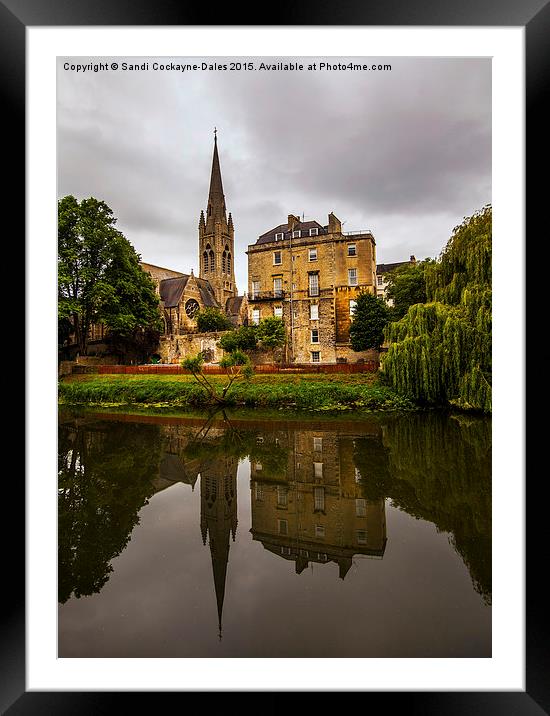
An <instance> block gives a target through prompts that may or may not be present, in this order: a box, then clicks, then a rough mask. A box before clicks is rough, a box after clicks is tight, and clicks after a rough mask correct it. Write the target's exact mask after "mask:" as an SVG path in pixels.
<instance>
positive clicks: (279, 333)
mask: <svg viewBox="0 0 550 716" xmlns="http://www.w3.org/2000/svg"><path fill="white" fill-rule="evenodd" d="M256 330H257V336H258V340H259V342H260V345H261V347H262V348H268V349H269V348H270V349H272V350H274V349H275V348H281V347H282V346H284V344H285V342H286V333H285V324H284V322H283V319H282V318H278V317H277V316H269V317H268V318H263V319H262V320H261V321H260V322H259V323H258V326H257V329H256Z"/></svg>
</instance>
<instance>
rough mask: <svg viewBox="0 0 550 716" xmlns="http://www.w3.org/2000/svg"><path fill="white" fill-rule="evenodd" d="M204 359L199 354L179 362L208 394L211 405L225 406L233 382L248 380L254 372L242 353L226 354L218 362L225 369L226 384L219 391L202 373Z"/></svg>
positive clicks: (236, 351) (248, 359) (246, 357)
mask: <svg viewBox="0 0 550 716" xmlns="http://www.w3.org/2000/svg"><path fill="white" fill-rule="evenodd" d="M203 364H204V359H203V357H202V355H201V354H200V353H199V354H198V355H196V356H194V357H192V358H185V359H184V360H182V362H181V366H182V368H185V369H186V370H188V371H189V372H190V373H191V374H192V375H193V377H194V378H195V380H196V381H197V382H198V383H199V385H201V386H202V387H203V388H204V389H205V391H206V393H207V394H208V396H209V398H210V401H211V402H212V403H213V404H217V405H225V404H226V403H227V400H226V396H227V393H228V391H229V389H230V388H231V386H232V385H233V383H235V381H237V380H250V378H251V377H252V376H253V374H254V371H253V369H252V363H251V362H250V358H249V357H248V356H247V355H246V353H243V352H242V351H239V350H235V351H233V352H232V353H228V354H227V355H226V356H224V357H223V358H222V360H221V361H220V366H221V367H222V368H224V369H225V373H226V376H227V382H226V384H225V385H223V386H222V387H221V389H220V388H219V387H218V386H217V385H216V383H215V382H212V381H211V380H209V379H208V378H207V376H206V375H205V373H204V371H203Z"/></svg>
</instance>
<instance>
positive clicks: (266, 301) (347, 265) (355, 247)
mask: <svg viewBox="0 0 550 716" xmlns="http://www.w3.org/2000/svg"><path fill="white" fill-rule="evenodd" d="M247 254H248V303H249V322H252V323H257V322H258V321H259V320H261V319H262V318H266V317H267V316H273V315H276V316H280V317H281V318H283V320H284V322H285V326H286V329H287V336H288V347H287V360H288V362H295V363H312V362H318V363H336V362H348V361H350V362H356V361H358V360H373V359H374V360H376V358H377V354H376V351H364V352H362V353H355V352H354V351H352V349H351V345H350V342H349V327H350V322H351V308H352V306H353V301H354V300H355V299H356V298H357V295H358V294H359V293H360V292H361V291H369V292H370V293H374V292H375V277H376V244H375V240H374V236H373V235H372V232H371V231H356V232H349V233H344V232H342V225H341V222H340V221H339V219H338V218H337V217H336V216H335V215H334V214H332V213H331V214H329V217H328V224H327V225H326V226H322V225H321V224H319V223H318V222H316V221H308V222H301V221H300V219H299V218H298V217H297V216H293V215H289V216H288V221H287V223H286V224H281V225H280V226H278V227H276V228H274V229H271V230H270V231H268V232H266V233H265V234H263V235H262V236H260V237H259V239H258V240H257V242H256V243H255V244H253V245H250V246H249V247H248V251H247Z"/></svg>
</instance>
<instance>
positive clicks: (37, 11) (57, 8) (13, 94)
mask: <svg viewBox="0 0 550 716" xmlns="http://www.w3.org/2000/svg"><path fill="white" fill-rule="evenodd" d="M213 17H215V22H214V23H213V22H212V18H213ZM214 24H215V25H218V26H219V25H235V26H241V25H250V24H257V25H279V26H281V25H283V26H284V25H332V26H336V25H385V26H399V25H405V26H406V25H416V26H453V25H456V26H522V27H524V28H525V42H526V74H525V88H526V110H527V118H526V162H527V163H526V170H527V175H526V176H527V192H526V216H528V222H527V228H528V229H529V235H531V234H532V235H533V239H532V241H534V242H536V243H535V245H536V250H537V254H536V262H531V263H532V264H535V263H536V266H535V265H531V266H530V274H529V285H530V286H531V285H534V286H535V285H536V284H537V283H538V284H539V285H540V281H538V282H537V279H540V280H541V281H542V274H541V271H542V270H543V268H542V267H543V266H544V265H547V262H546V261H545V259H546V258H547V254H548V243H549V241H548V239H547V238H546V234H547V229H545V224H543V221H542V218H543V212H544V211H545V209H546V204H547V197H546V196H545V195H546V194H547V191H548V190H547V184H548V182H547V180H545V179H544V177H545V176H546V173H547V172H546V169H547V166H548V162H547V161H545V159H546V158H547V157H548V138H547V126H548V114H547V113H545V112H543V100H544V99H545V93H546V92H547V88H548V84H549V82H548V80H549V78H550V72H549V65H550V61H549V58H550V52H549V46H550V3H549V2H548V0H527V1H524V2H519V1H518V0H515V1H512V0H499V1H498V2H497V1H496V0H476V2H475V3H473V2H472V3H457V2H456V0H454V1H452V0H424V1H422V2H421V1H419V0H416V2H413V3H411V2H409V1H408V0H385V2H378V3H374V2H371V1H370V0H364V1H363V2H361V1H360V0H354V1H352V2H345V3H344V2H341V3H336V2H333V3H330V4H329V3H324V2H321V1H319V0H317V1H316V2H314V1H313V0H303V1H302V2H301V3H300V4H297V3H292V2H287V1H283V0H281V1H280V2H278V3H277V5H276V16H275V15H274V16H271V17H269V16H268V17H264V18H260V17H256V16H253V15H251V14H250V11H249V10H248V8H247V7H246V6H245V5H244V4H243V5H240V6H238V5H236V4H233V3H231V4H229V3H227V4H225V5H224V6H223V7H221V8H219V9H217V10H215V11H214V10H213V9H212V7H211V6H206V5H203V6H201V5H199V4H195V5H194V6H191V5H190V4H183V3H182V2H181V0H180V1H179V2H178V1H177V0H155V1H154V2H152V1H150V0H132V2H123V1H122V0H119V1H115V0H94V1H93V2H90V1H89V0H88V1H86V2H85V1H84V0H71V2H65V1H63V0H50V1H49V2H43V0H0V69H1V72H0V90H1V95H0V96H1V97H2V107H3V117H2V119H3V125H4V132H3V137H4V141H6V140H7V139H8V140H9V141H8V144H9V148H10V149H11V150H12V151H13V152H14V159H13V161H12V162H11V163H10V164H9V165H8V166H10V177H11V180H10V182H8V183H7V186H6V187H5V189H4V197H5V199H7V201H6V204H5V206H9V207H10V212H9V213H10V214H11V215H12V217H15V221H14V227H13V230H12V232H11V233H10V234H6V235H7V236H9V237H10V238H11V239H12V241H11V243H12V245H13V244H15V243H17V244H19V245H23V242H22V237H21V226H22V222H21V217H23V216H25V199H24V196H25V191H24V187H25V175H24V172H25V169H24V167H25V164H24V161H23V157H24V156H25V121H24V118H25V30H26V27H28V26H85V25H95V26H109V25H127V26H136V25H150V26H153V25H183V26H199V25H203V26H204V25H214ZM6 148H8V147H6ZM545 148H546V151H545ZM543 192H544V194H543ZM537 228H539V229H540V233H539V234H538V235H537V236H538V238H539V239H540V240H539V241H537V237H536V236H535V231H536V230H537ZM526 235H527V231H526ZM523 248H524V250H525V251H526V247H523ZM525 265H526V266H527V261H526V262H525ZM537 267H538V269H537ZM526 285H527V284H526ZM533 292H534V293H535V295H536V288H535V289H534V291H533ZM530 293H531V292H530ZM539 296H540V299H541V301H543V298H542V292H540V293H539ZM541 301H536V303H537V305H540V303H541ZM30 308H31V307H28V306H27V307H26V309H27V310H30ZM10 323H11V322H10ZM528 325H532V324H531V323H530V322H529V324H528ZM513 350H514V351H516V353H517V351H518V350H524V346H522V345H519V346H518V337H517V335H516V336H515V338H514V348H513ZM28 358H29V357H28ZM543 360H545V362H543V363H542V368H544V367H545V366H546V365H548V357H547V356H546V358H545V359H544V356H543ZM511 362H513V360H512V361H511ZM535 379H536V377H534V376H533V378H532V380H533V382H534V380H535ZM546 383H547V381H543V385H540V384H538V385H537V397H538V401H537V402H538V403H539V402H540V401H541V398H542V404H543V405H544V404H545V402H544V395H545V394H546V393H547V392H548V391H547V388H546ZM526 387H527V386H526ZM545 389H546V393H545ZM26 397H27V398H30V397H31V396H28V395H27V396H26ZM543 423H544V421H538V423H537V424H535V421H532V422H529V423H528V425H529V431H527V425H526V431H525V437H527V436H529V443H528V444H529V447H531V448H532V447H533V446H537V445H543V444H544V440H543V436H542V430H543V429H544V426H543ZM518 439H521V436H518ZM27 449H29V447H28V446H27ZM542 464H544V463H542ZM537 473H538V474H537V477H539V478H543V477H544V473H545V470H544V469H540V470H538V471H537ZM498 478H499V476H498V475H494V479H495V480H496V479H498ZM4 484H5V489H6V490H7V491H8V496H7V499H6V500H5V505H6V506H7V505H9V506H10V508H11V509H10V512H12V513H13V514H15V515H16V517H17V518H18V519H16V520H15V521H14V523H12V524H11V526H10V528H9V532H8V533H7V534H6V536H5V541H4V544H5V545H6V546H7V549H6V550H5V553H4V578H5V580H6V581H5V582H4V585H5V589H4V590H3V591H4V597H5V603H4V609H3V610H2V631H1V635H2V636H1V638H0V674H1V680H0V708H1V710H2V713H9V714H10V716H16V715H19V714H31V713H40V714H75V713H79V714H86V713H93V714H96V713H106V712H108V711H111V710H114V709H115V708H117V709H120V707H121V705H122V704H121V696H123V697H124V706H126V707H127V698H128V697H131V696H134V697H135V696H136V695H137V697H138V698H139V700H140V705H142V706H145V707H146V708H147V706H148V705H149V704H151V705H153V702H152V701H150V699H151V696H153V698H155V699H158V697H159V696H162V697H163V702H164V698H165V697H166V696H168V695H172V696H174V695H175V696H176V697H180V698H181V696H182V694H179V693H176V694H174V693H172V694H170V693H169V692H168V693H167V692H161V693H159V692H155V693H154V694H152V695H151V694H150V693H139V694H131V693H128V692H116V693H112V692H110V693H109V692H90V693H84V692H53V691H48V692H27V691H26V686H25V588H24V585H25V566H24V565H25V550H24V544H25V530H24V518H25V512H24V510H25V500H24V482H23V479H22V477H21V476H18V475H17V473H15V474H11V475H10V476H9V479H8V480H5V483H4ZM529 487H530V486H529V485H527V488H526V497H527V506H528V508H527V518H526V525H527V528H526V529H527V535H526V537H527V559H526V564H527V575H526V590H527V591H526V597H527V613H526V644H525V649H526V663H525V668H526V690H525V691H524V692H511V691H510V692H504V691H503V692H494V691H483V692H367V693H365V694H364V695H363V698H367V699H368V704H369V706H370V707H371V708H372V704H373V699H378V698H380V697H383V698H384V699H385V701H384V705H385V706H386V707H387V706H388V705H389V706H393V707H394V708H396V709H399V711H401V709H402V710H403V711H404V712H406V713H408V714H438V715H440V714H451V715H452V714H493V713H494V714H499V715H502V714H522V715H523V714H525V715H526V716H530V715H531V714H533V716H535V715H538V714H543V713H550V686H549V685H550V664H549V659H548V639H547V631H548V630H547V629H546V628H545V627H546V623H547V618H546V617H547V612H548V609H547V601H548V600H547V596H546V592H545V590H544V589H543V588H542V583H541V577H539V575H541V574H544V572H545V569H544V557H545V550H544V547H542V548H541V547H540V546H541V545H544V546H545V544H546V541H545V539H544V537H545V532H547V530H545V527H546V524H547V520H546V519H545V517H546V515H545V514H544V512H543V510H544V509H545V504H544V502H543V501H542V500H540V499H538V496H537V494H536V490H535V489H529ZM15 506H17V507H16V509H14V508H15ZM6 512H7V510H6ZM8 536H9V541H8V539H7V537H8ZM7 585H9V589H8V588H6V586H7ZM357 688H358V690H360V688H361V687H360V684H358V687H357ZM388 699H389V701H388ZM155 705H156V707H157V708H158V701H155Z"/></svg>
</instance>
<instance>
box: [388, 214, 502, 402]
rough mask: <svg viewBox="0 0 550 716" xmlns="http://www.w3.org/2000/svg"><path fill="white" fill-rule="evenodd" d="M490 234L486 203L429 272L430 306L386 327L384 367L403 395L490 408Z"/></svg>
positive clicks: (460, 228)
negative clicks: (387, 344) (386, 347)
mask: <svg viewBox="0 0 550 716" xmlns="http://www.w3.org/2000/svg"><path fill="white" fill-rule="evenodd" d="M491 236H492V211H491V207H490V206H486V207H484V208H483V209H481V210H480V211H478V212H476V213H475V214H474V215H473V216H471V217H469V218H466V219H465V220H464V221H463V223H462V224H461V225H460V226H457V227H456V228H455V230H454V232H453V235H452V236H451V238H450V240H449V242H448V243H447V246H446V247H445V249H444V250H443V252H442V253H441V256H440V258H439V260H438V261H437V262H436V263H434V264H433V265H430V266H428V267H427V269H426V295H427V301H428V302H427V303H425V304H416V305H414V306H411V307H410V308H409V310H408V311H407V313H406V314H405V316H404V317H403V318H402V319H401V320H400V321H396V322H393V323H390V324H388V326H387V328H386V331H385V336H386V339H387V340H388V342H389V344H390V345H389V349H388V352H387V355H386V356H385V359H384V362H383V366H382V368H383V371H384V375H385V376H386V377H387V380H388V381H389V383H390V384H391V385H392V386H393V387H394V388H395V389H396V390H397V391H398V392H399V393H401V394H404V395H408V396H410V397H412V398H413V399H415V400H419V401H423V402H425V403H428V404H451V405H456V406H458V407H460V408H463V409H475V410H480V411H483V412H490V411H491V305H492V291H491V254H492V252H491Z"/></svg>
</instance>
